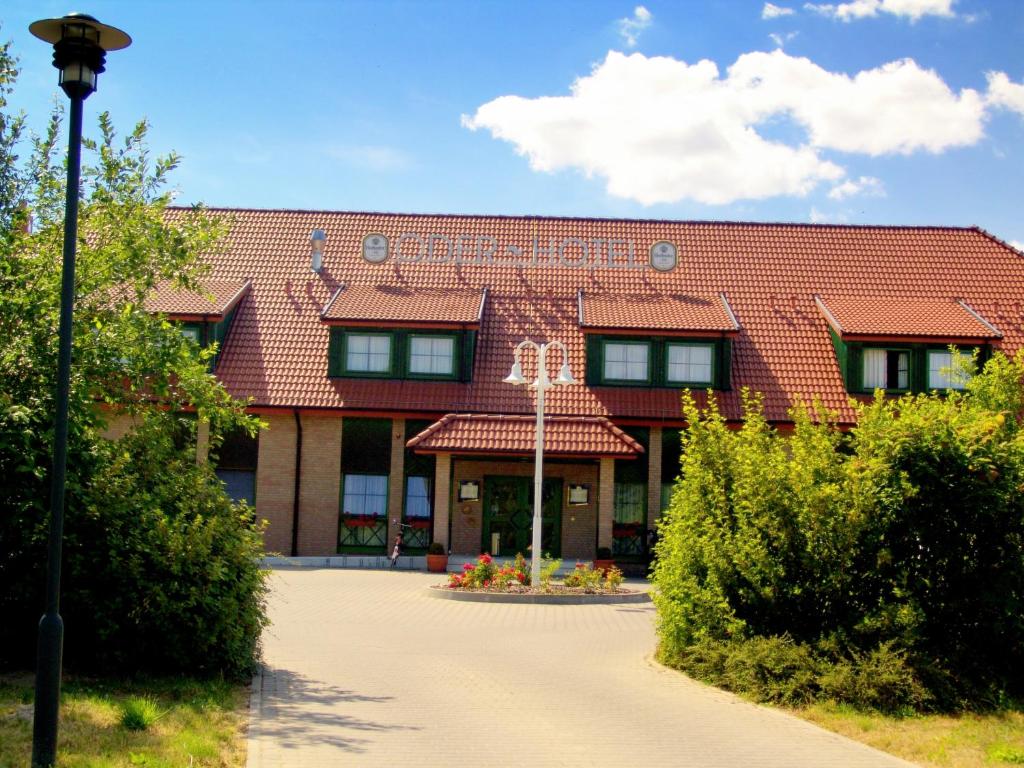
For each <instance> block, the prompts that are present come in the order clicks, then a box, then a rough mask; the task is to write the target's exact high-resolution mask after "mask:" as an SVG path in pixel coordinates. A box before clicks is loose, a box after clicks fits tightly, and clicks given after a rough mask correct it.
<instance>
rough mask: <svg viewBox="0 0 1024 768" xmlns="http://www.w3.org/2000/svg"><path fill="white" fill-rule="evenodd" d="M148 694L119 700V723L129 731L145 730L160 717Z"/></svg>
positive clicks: (154, 703)
mask: <svg viewBox="0 0 1024 768" xmlns="http://www.w3.org/2000/svg"><path fill="white" fill-rule="evenodd" d="M160 715H161V713H160V710H158V709H157V706H156V702H155V701H154V700H153V698H152V697H150V696H130V697H129V698H127V699H125V700H124V701H123V702H121V725H122V726H124V727H125V728H127V729H128V730H129V731H145V730H147V729H148V728H149V726H151V725H152V724H153V723H155V722H156V721H157V720H158V719H159V718H160Z"/></svg>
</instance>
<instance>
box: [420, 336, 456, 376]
mask: <svg viewBox="0 0 1024 768" xmlns="http://www.w3.org/2000/svg"><path fill="white" fill-rule="evenodd" d="M454 347H455V344H454V340H453V339H451V338H432V337H430V336H413V337H412V348H411V349H410V357H409V371H410V372H411V373H434V374H451V372H452V357H453V350H454Z"/></svg>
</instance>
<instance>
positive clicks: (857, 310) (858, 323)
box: [814, 296, 1003, 342]
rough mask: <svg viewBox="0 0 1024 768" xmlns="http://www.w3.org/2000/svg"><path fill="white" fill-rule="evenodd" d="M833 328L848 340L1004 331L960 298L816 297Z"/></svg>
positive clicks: (976, 337)
mask: <svg viewBox="0 0 1024 768" xmlns="http://www.w3.org/2000/svg"><path fill="white" fill-rule="evenodd" d="M814 301H815V303H816V304H817V305H818V309H819V310H820V311H821V313H822V314H823V315H824V316H825V320H826V321H827V322H828V324H829V325H830V326H831V327H832V329H833V330H834V331H835V332H836V333H837V334H839V335H840V336H841V337H842V338H843V339H844V340H845V341H883V340H887V339H893V340H898V341H914V340H921V341H950V342H962V341H971V342H986V341H991V340H994V339H1001V338H1002V337H1003V334H1002V333H1000V331H999V329H998V328H996V327H995V326H994V325H992V323H990V322H989V321H988V320H986V319H985V318H983V317H982V316H981V315H980V314H978V313H977V312H976V311H975V310H974V309H973V308H971V307H970V306H969V305H968V304H967V303H966V302H964V301H962V300H958V299H916V298H901V297H893V296H889V297H880V298H866V297H828V298H823V297H821V296H815V297H814Z"/></svg>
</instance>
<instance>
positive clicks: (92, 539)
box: [0, 45, 263, 672]
mask: <svg viewBox="0 0 1024 768" xmlns="http://www.w3.org/2000/svg"><path fill="white" fill-rule="evenodd" d="M16 76H17V70H16V66H15V62H14V60H13V58H12V56H11V53H10V50H9V46H7V45H5V46H3V47H0V163H2V165H0V339H2V340H3V341H2V344H0V477H3V478H4V493H3V495H2V496H0V612H2V613H3V615H4V617H5V620H4V622H3V623H0V649H2V650H0V665H12V664H25V663H27V662H29V663H30V662H31V659H32V648H33V647H34V637H35V625H36V622H37V621H38V618H39V616H40V614H41V613H42V606H43V600H42V594H41V593H42V586H43V573H42V571H43V569H44V567H45V545H46V532H47V525H48V506H49V463H50V457H51V449H52V439H53V413H54V391H55V376H56V368H57V365H56V360H57V327H58V321H59V313H60V307H59V300H60V299H59V295H60V263H61V251H62V241H63V220H64V196H65V169H64V161H63V157H62V153H61V152H60V151H59V146H60V145H61V142H60V137H61V135H62V133H63V131H62V118H63V115H62V112H61V110H60V109H59V108H58V109H56V110H55V111H54V113H53V114H52V115H51V118H50V121H49V123H48V126H47V129H46V131H45V133H44V135H43V136H41V137H38V138H34V139H32V140H31V141H29V140H28V139H27V138H26V136H25V134H24V119H23V117H22V116H16V117H10V116H8V115H7V114H6V113H5V111H4V109H3V108H4V107H5V106H6V103H7V97H8V96H9V94H10V93H11V91H12V89H13V87H14V83H15V80H16ZM146 130H147V126H146V124H145V123H144V122H142V123H139V124H138V125H137V126H136V127H135V129H134V130H133V131H132V132H131V133H130V134H129V135H128V136H127V137H125V138H124V139H119V137H118V136H117V135H116V132H115V130H114V127H113V124H112V122H111V120H110V118H109V116H108V115H107V114H105V113H104V114H102V115H101V116H100V118H99V125H98V132H97V137H96V138H95V139H86V140H85V141H84V142H83V147H84V150H85V151H84V158H85V159H84V161H83V168H82V185H81V205H80V214H79V225H78V226H79V229H78V232H79V238H78V258H77V269H76V287H75V316H74V328H73V364H72V381H71V397H70V425H71V426H70V433H69V445H68V477H67V501H66V509H67V512H66V515H67V518H66V524H65V531H66V537H67V540H68V542H69V543H73V544H74V546H77V547H78V549H77V550H76V551H75V552H74V553H71V552H69V553H68V557H67V558H66V560H67V565H66V567H65V571H64V575H63V583H64V586H65V592H66V594H68V595H69V597H70V595H73V594H75V593H76V590H77V591H78V592H81V591H82V590H84V591H85V592H88V593H89V594H91V597H92V600H91V603H90V605H87V606H83V605H79V604H76V603H75V602H74V601H73V600H72V599H66V600H65V601H64V602H63V604H62V614H63V615H64V618H65V623H66V626H67V628H68V636H69V638H70V637H72V636H73V635H74V634H75V633H76V632H77V633H78V634H79V635H81V630H80V629H79V628H80V627H82V626H93V627H94V629H95V630H96V631H97V632H99V631H100V628H99V627H98V626H96V625H90V624H89V612H90V611H92V610H94V609H95V606H96V605H97V604H98V603H101V602H103V601H110V602H111V603H114V602H117V600H118V594H117V593H116V592H115V591H114V590H116V589H123V590H125V591H126V592H130V591H131V590H132V589H133V588H136V587H138V586H139V583H135V584H133V583H131V581H130V579H131V577H132V573H133V572H132V571H131V570H130V569H127V568H125V561H124V557H125V556H126V554H127V550H126V549H125V547H126V546H127V543H126V542H125V541H121V540H118V539H117V538H116V535H117V532H118V531H119V530H123V527H124V526H123V523H124V522H125V521H126V520H127V519H129V518H130V517H131V516H132V515H135V520H136V524H137V525H138V526H139V530H140V534H139V535H140V536H143V537H148V543H147V546H148V547H150V548H151V549H153V550H154V551H155V550H158V549H161V548H163V549H164V550H167V548H168V547H170V546H171V539H172V538H173V537H174V536H178V537H186V538H187V537H189V536H194V537H197V538H196V539H195V540H194V541H193V542H192V543H193V544H198V543H199V542H200V539H202V538H203V536H207V535H210V530H211V529H212V528H216V527H217V526H218V525H226V526H229V527H230V526H234V534H233V535H236V536H237V537H239V538H238V542H236V544H237V546H239V547H241V550H244V552H246V553H247V554H246V556H245V557H237V555H238V551H236V552H235V554H234V555H233V556H232V557H234V559H233V560H231V561H230V562H229V561H228V560H218V561H216V562H215V563H213V564H211V567H214V568H216V567H220V568H222V569H225V570H224V571H223V572H222V573H220V574H219V576H218V578H225V577H226V576H229V577H237V578H236V581H237V582H238V584H239V588H238V593H237V597H238V599H239V600H240V601H241V602H246V601H248V605H249V606H250V607H252V606H255V607H256V608H257V609H258V610H257V615H258V617H260V616H262V596H263V587H262V581H261V580H260V579H259V578H255V579H253V578H252V574H253V573H254V572H255V570H256V567H257V566H256V560H255V558H256V556H257V554H258V552H259V543H258V540H257V539H258V534H257V528H256V527H255V525H254V524H253V523H252V522H251V521H250V520H249V519H248V518H246V519H244V520H243V519H241V518H240V517H239V514H238V512H237V511H236V510H233V509H232V507H231V505H230V504H229V503H228V502H227V500H226V499H225V497H224V495H223V491H222V489H221V488H220V486H219V485H218V484H217V483H216V480H215V478H214V477H213V476H212V474H211V473H210V472H209V471H203V470H197V469H196V468H195V467H193V466H186V464H185V463H182V462H174V461H169V456H168V455H167V454H166V453H164V454H158V453H155V451H156V450H157V449H156V447H155V446H154V447H152V448H149V449H145V450H144V447H143V446H139V445H137V444H136V443H130V444H126V445H125V447H124V448H121V447H115V446H112V445H108V444H106V443H105V442H104V441H103V440H102V438H101V436H100V435H101V433H102V430H103V429H104V426H105V424H104V420H105V417H106V415H107V414H109V413H111V412H127V413H132V414H136V415H137V416H138V418H139V420H140V422H141V423H143V424H144V425H145V424H147V423H148V422H153V424H158V425H162V426H161V427H160V428H167V422H168V420H169V419H171V418H172V417H171V416H170V414H174V413H177V412H180V411H182V410H185V409H188V410H194V411H195V412H197V413H198V415H199V417H200V418H203V419H207V420H209V421H210V422H211V423H212V424H213V430H212V431H213V440H214V442H216V441H217V440H218V439H219V435H220V434H221V431H222V430H226V429H231V428H238V427H241V428H244V429H248V430H250V431H253V430H255V429H256V428H257V426H258V423H257V422H256V421H255V420H253V419H251V418H249V417H247V416H245V414H244V410H243V404H242V403H239V402H236V401H234V400H233V399H232V398H231V397H230V396H229V395H228V393H227V392H226V391H225V390H224V389H223V387H221V386H220V384H219V383H218V382H217V381H216V379H215V378H214V377H213V376H212V375H211V374H210V373H209V371H208V361H209V359H210V356H211V355H212V354H213V350H204V351H200V350H198V349H197V348H196V346H195V345H194V344H193V343H192V342H190V341H188V340H187V339H185V338H184V337H183V336H182V334H180V333H179V332H178V331H177V330H176V328H175V327H174V326H173V325H172V324H171V323H169V322H167V320H166V319H164V318H160V317H156V316H152V315H150V314H149V313H147V312H146V311H145V310H144V308H143V301H144V299H145V298H146V296H147V295H148V294H149V293H150V292H151V291H152V290H153V288H154V286H155V285H157V284H158V283H160V282H162V281H170V282H171V283H173V284H175V285H179V286H181V287H190V288H197V287H198V285H199V283H198V281H199V280H200V279H201V277H202V276H203V274H204V267H203V266H202V263H201V261H200V259H199V256H200V254H203V253H209V252H211V251H213V250H214V249H216V248H217V247H218V242H219V238H220V236H221V235H222V233H223V230H224V223H223V222H220V221H218V220H217V219H216V218H214V217H212V216H210V215H209V214H208V213H207V212H205V211H203V210H202V209H201V208H194V209H191V210H187V211H168V206H169V204H170V202H171V195H170V193H169V192H168V191H167V178H168V174H169V173H170V172H171V171H173V169H174V168H175V167H176V166H177V164H178V158H177V156H175V155H170V156H167V157H157V158H155V159H154V158H152V157H150V154H149V151H148V149H147V146H146ZM26 148H27V149H28V152H27V157H26V159H24V160H22V159H21V158H22V156H23V155H25V154H26V153H25V150H26ZM157 431H158V430H157V429H156V427H147V434H149V435H150V436H151V437H154V436H155V435H156V432H157ZM154 439H155V438H154ZM158 443H159V441H158ZM159 445H161V446H162V443H159ZM126 457H127V458H126ZM139 462H150V463H151V466H150V467H149V468H147V467H143V466H141V465H140V463H139ZM152 467H159V469H160V471H161V473H162V475H161V477H162V478H163V482H160V483H156V484H154V483H155V479H154V478H149V479H147V480H143V477H145V476H146V472H149V471H152ZM218 494H219V496H218ZM142 504H145V505H148V506H147V507H146V508H145V509H143V508H142V507H140V506H138V505H142ZM228 518H230V520H231V521H232V522H230V523H228V522H226V521H227V520H228ZM250 534H252V535H250ZM229 538H230V537H229ZM190 549H191V547H184V548H183V550H184V551H190ZM194 551H195V552H196V553H197V554H196V557H199V556H202V555H201V554H199V553H202V552H206V554H207V555H210V556H212V550H210V549H209V547H206V548H205V549H204V547H202V546H197V547H195V548H194ZM72 554H73V555H74V556H72ZM167 556H171V552H170V550H167ZM218 557H219V555H218ZM152 573H153V572H152V571H151V574H152ZM136 575H137V576H138V577H140V578H141V577H144V576H145V574H144V573H142V572H141V571H140V572H137V573H136ZM190 578H192V579H193V581H192V582H189V583H190V584H191V588H193V589H202V588H206V587H208V586H209V584H210V582H209V581H204V579H208V578H211V576H210V574H208V573H207V574H206V575H205V576H204V575H202V574H199V573H198V571H197V572H194V573H193V574H192V575H191V577H190ZM101 584H103V585H105V586H104V587H103V589H100V585H101ZM169 599H170V598H169ZM179 607H180V606H179ZM165 616H166V613H164V614H162V613H161V612H152V613H151V614H149V615H148V616H143V617H142V618H141V619H139V620H142V621H149V622H161V621H163V620H164V619H165ZM258 617H257V620H256V621H255V622H253V621H248V623H247V624H246V631H248V632H250V633H255V634H254V635H253V638H252V644H254V643H255V637H256V636H258V628H259V625H260V621H261V620H262V619H259V618H258ZM234 618H235V617H234V616H231V615H228V614H225V617H224V619H223V620H224V621H232V620H234ZM187 626H190V625H187ZM153 629H154V627H152V626H151V627H149V630H150V636H151V637H153V638H158V637H159V636H160V635H159V633H156V632H153V631H152V630H153ZM163 629H164V630H169V628H168V627H166V626H165V627H163ZM193 629H195V630H196V631H197V632H199V631H203V628H202V627H199V626H195V627H193ZM102 632H103V633H104V635H103V636H104V637H106V638H107V639H108V640H110V642H114V640H115V639H117V640H119V641H123V640H125V638H124V637H120V636H119V635H118V629H117V628H113V627H111V626H107V627H105V628H103V629H102ZM166 636H167V637H170V635H169V634H168V635H166ZM209 636H211V637H216V636H217V632H216V631H212V632H210V633H209ZM98 637H99V636H98V635H97V636H94V637H93V638H92V639H93V640H95V639H97V638H98ZM84 645H86V644H85V643H83V646H84ZM192 645H193V647H195V648H197V649H198V648H200V647H205V645H206V643H205V642H204V641H203V640H197V641H195V642H193V643H192ZM75 650H76V648H75V646H74V645H73V644H72V643H71V642H70V641H69V642H68V644H67V649H66V656H67V658H68V659H69V661H71V662H74V661H75V660H76V658H75ZM198 658H199V656H198V655H196V656H194V657H193V661H195V660H196V659H198ZM211 658H213V660H214V663H216V661H217V657H216V655H213V656H211ZM79 660H80V661H82V662H85V661H86V660H87V657H84V656H83V657H82V658H80V659H79ZM179 666H187V665H185V664H184V661H181V662H180V664H179ZM240 667H241V665H239V664H237V663H235V664H234V666H231V665H230V664H229V665H226V666H225V667H224V668H226V669H229V670H230V671H232V672H238V671H239V670H240Z"/></svg>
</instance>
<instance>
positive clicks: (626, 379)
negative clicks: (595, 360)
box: [601, 339, 652, 385]
mask: <svg viewBox="0 0 1024 768" xmlns="http://www.w3.org/2000/svg"><path fill="white" fill-rule="evenodd" d="M614 348H619V349H617V350H615V352H616V354H615V355H614V356H613V354H612V350H613V349H614ZM640 349H642V350H643V353H644V359H643V361H642V362H643V364H644V375H643V376H630V375H629V373H630V366H632V365H637V364H639V363H640V362H641V361H640V360H639V359H636V356H635V355H634V354H633V353H634V352H635V351H636V350H640ZM620 357H621V359H619V358H620ZM631 358H633V359H631ZM651 362H652V359H651V342H649V341H634V340H631V339H605V340H604V342H603V344H602V354H601V378H602V380H604V381H606V382H610V383H614V384H633V385H636V384H650V383H651V379H652V377H651ZM609 363H611V364H612V365H615V366H622V368H617V369H616V370H617V371H621V372H622V373H623V374H624V375H622V376H616V375H610V374H609V372H608V364H609Z"/></svg>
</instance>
